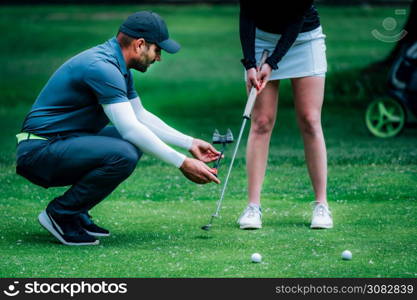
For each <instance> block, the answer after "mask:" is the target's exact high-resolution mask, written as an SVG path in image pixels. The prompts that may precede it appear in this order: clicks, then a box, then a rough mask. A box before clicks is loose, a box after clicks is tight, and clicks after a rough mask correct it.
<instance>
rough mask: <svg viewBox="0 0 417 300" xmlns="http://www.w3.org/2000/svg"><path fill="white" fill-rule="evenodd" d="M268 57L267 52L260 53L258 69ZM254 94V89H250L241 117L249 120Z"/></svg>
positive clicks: (254, 98) (255, 92)
mask: <svg viewBox="0 0 417 300" xmlns="http://www.w3.org/2000/svg"><path fill="white" fill-rule="evenodd" d="M268 55H269V51H268V50H266V49H265V50H264V51H263V52H262V57H261V60H260V62H259V64H258V68H259V69H260V68H261V67H262V65H263V64H264V63H265V61H266V59H267V58H268ZM256 94H257V91H256V88H255V87H252V88H251V89H250V92H249V97H248V101H247V102H246V107H245V111H244V112H243V117H244V118H246V119H250V115H251V113H252V109H253V105H254V104H255V100H256Z"/></svg>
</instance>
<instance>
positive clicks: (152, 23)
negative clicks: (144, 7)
mask: <svg viewBox="0 0 417 300" xmlns="http://www.w3.org/2000/svg"><path fill="white" fill-rule="evenodd" d="M119 31H120V32H123V33H125V34H127V35H128V36H130V37H133V38H143V39H145V41H147V42H149V43H154V44H157V45H158V46H159V47H160V48H161V49H163V50H165V51H166V52H168V53H176V52H178V51H179V50H180V48H181V46H180V44H178V43H177V42H176V41H174V40H172V39H170V38H169V34H168V28H167V25H166V24H165V21H164V20H163V19H162V18H161V16H159V15H158V14H156V13H154V12H150V11H139V12H136V13H134V14H133V15H130V16H129V17H127V19H126V20H125V21H124V22H123V24H122V25H121V26H120V28H119Z"/></svg>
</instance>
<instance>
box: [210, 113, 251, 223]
mask: <svg viewBox="0 0 417 300" xmlns="http://www.w3.org/2000/svg"><path fill="white" fill-rule="evenodd" d="M246 121H247V119H246V118H243V123H242V126H241V127H240V132H239V136H238V138H237V142H236V146H235V150H234V151H233V155H232V160H231V161H230V165H229V169H228V170H227V175H226V179H225V180H224V184H223V188H222V193H221V195H220V199H219V201H218V202H217V209H216V213H215V214H214V216H215V217H217V216H218V215H219V211H220V207H221V204H222V201H223V198H224V194H225V192H226V187H227V183H228V182H229V177H230V173H231V172H232V167H233V163H234V161H235V158H236V154H237V150H238V148H239V144H240V140H241V139H242V135H243V131H244V129H245V126H246Z"/></svg>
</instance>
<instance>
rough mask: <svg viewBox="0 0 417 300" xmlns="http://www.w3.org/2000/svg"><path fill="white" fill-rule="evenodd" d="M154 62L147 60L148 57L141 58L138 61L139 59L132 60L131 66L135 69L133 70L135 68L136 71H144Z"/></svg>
mask: <svg viewBox="0 0 417 300" xmlns="http://www.w3.org/2000/svg"><path fill="white" fill-rule="evenodd" d="M154 62H155V60H154V61H151V62H149V61H148V59H146V58H145V59H143V61H140V60H139V59H138V60H134V61H133V62H132V68H133V69H135V70H137V71H140V72H142V73H145V72H146V70H148V68H149V66H150V65H151V64H153V63H154Z"/></svg>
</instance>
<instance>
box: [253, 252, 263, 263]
mask: <svg viewBox="0 0 417 300" xmlns="http://www.w3.org/2000/svg"><path fill="white" fill-rule="evenodd" d="M251 259H252V262H254V263H260V262H261V261H262V255H260V254H259V253H254V254H252V257H251Z"/></svg>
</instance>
